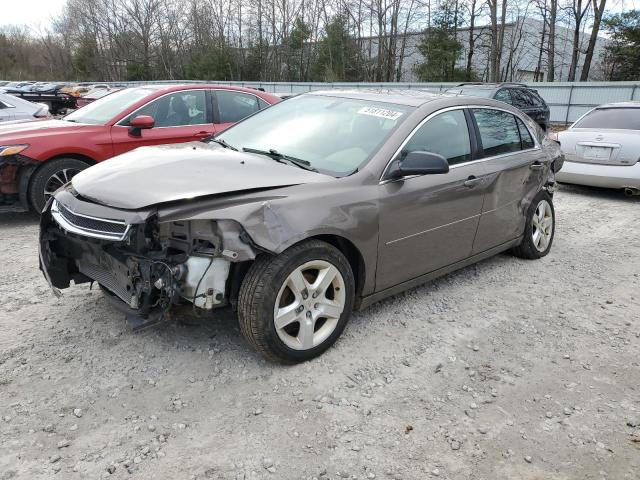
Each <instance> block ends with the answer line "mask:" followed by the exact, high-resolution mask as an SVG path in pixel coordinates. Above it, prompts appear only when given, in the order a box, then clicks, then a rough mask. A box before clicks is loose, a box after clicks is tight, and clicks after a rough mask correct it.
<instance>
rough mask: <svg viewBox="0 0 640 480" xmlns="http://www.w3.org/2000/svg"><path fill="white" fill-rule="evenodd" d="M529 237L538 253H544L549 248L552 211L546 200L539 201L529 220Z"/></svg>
mask: <svg viewBox="0 0 640 480" xmlns="http://www.w3.org/2000/svg"><path fill="white" fill-rule="evenodd" d="M531 225H532V228H531V236H532V240H533V245H534V246H535V247H536V250H538V251H539V252H544V251H545V250H546V249H547V247H548V246H549V242H550V241H551V237H552V235H553V210H552V209H551V205H549V202H547V201H546V200H541V201H540V203H538V206H537V207H536V211H535V212H534V214H533V218H532V219H531Z"/></svg>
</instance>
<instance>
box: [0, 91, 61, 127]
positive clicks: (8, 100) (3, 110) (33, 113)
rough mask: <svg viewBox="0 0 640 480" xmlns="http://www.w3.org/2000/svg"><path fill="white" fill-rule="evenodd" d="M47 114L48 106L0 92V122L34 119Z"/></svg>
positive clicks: (44, 116)
mask: <svg viewBox="0 0 640 480" xmlns="http://www.w3.org/2000/svg"><path fill="white" fill-rule="evenodd" d="M48 116H49V106H48V105H45V104H44V103H32V102H28V101H26V100H23V99H22V98H18V97H14V96H13V95H9V94H8V93H0V122H8V121H11V120H35V119H37V118H46V117H48Z"/></svg>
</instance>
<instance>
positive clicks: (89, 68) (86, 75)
mask: <svg viewBox="0 0 640 480" xmlns="http://www.w3.org/2000/svg"><path fill="white" fill-rule="evenodd" d="M72 58H73V66H74V68H75V70H76V77H77V78H78V79H80V80H94V78H93V76H95V74H96V72H97V71H98V62H99V60H98V47H97V45H96V41H95V39H94V38H93V37H92V36H88V35H86V36H82V37H80V38H79V40H78V46H77V48H76V50H75V52H74V53H73V57H72ZM95 80H99V79H95Z"/></svg>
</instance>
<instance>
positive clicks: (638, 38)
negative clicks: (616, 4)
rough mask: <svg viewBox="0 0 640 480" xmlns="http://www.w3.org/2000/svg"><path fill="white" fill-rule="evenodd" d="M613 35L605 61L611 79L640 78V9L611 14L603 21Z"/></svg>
mask: <svg viewBox="0 0 640 480" xmlns="http://www.w3.org/2000/svg"><path fill="white" fill-rule="evenodd" d="M603 23H604V26H605V29H606V30H607V31H608V32H609V34H610V35H611V44H610V45H607V46H606V47H605V54H604V55H605V58H604V60H605V63H606V64H608V67H609V69H610V77H611V78H610V80H638V78H640V10H630V11H628V12H624V13H618V14H615V15H611V16H609V17H607V18H605V19H604V21H603Z"/></svg>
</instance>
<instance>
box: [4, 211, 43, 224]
mask: <svg viewBox="0 0 640 480" xmlns="http://www.w3.org/2000/svg"><path fill="white" fill-rule="evenodd" d="M39 220H40V216H39V215H37V214H36V213H33V212H19V213H18V212H2V211H1V210H0V226H2V227H24V226H27V225H37V224H38V221H39Z"/></svg>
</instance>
